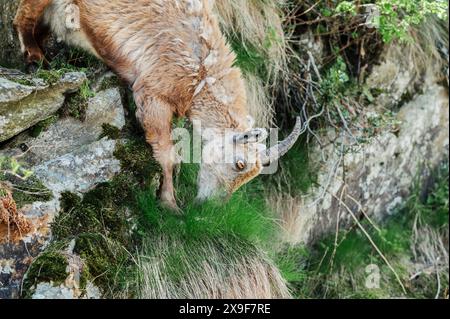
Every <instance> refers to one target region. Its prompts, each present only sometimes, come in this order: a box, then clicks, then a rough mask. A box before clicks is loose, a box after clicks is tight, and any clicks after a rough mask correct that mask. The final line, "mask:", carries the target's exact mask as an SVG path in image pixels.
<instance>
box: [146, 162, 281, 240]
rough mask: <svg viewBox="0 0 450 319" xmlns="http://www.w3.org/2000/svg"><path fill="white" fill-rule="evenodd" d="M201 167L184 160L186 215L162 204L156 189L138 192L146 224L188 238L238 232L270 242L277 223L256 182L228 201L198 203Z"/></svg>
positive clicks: (181, 191)
mask: <svg viewBox="0 0 450 319" xmlns="http://www.w3.org/2000/svg"><path fill="white" fill-rule="evenodd" d="M197 170H198V167H197V166H196V165H194V164H185V165H183V166H182V168H181V172H180V176H179V178H178V180H177V186H176V189H177V192H178V194H177V195H178V198H179V199H180V201H181V202H183V203H185V206H184V207H183V212H184V213H183V216H177V215H174V214H173V213H172V212H170V211H167V210H165V209H164V208H163V207H161V206H160V205H159V201H158V200H157V198H156V197H155V195H154V193H155V192H154V191H146V192H143V193H142V194H141V195H140V196H139V206H140V209H141V211H142V214H143V216H144V220H145V223H146V224H147V225H146V227H147V228H148V229H149V230H150V231H151V232H153V233H156V234H159V233H160V234H166V235H169V236H170V235H171V236H177V237H182V238H183V239H185V240H200V239H204V240H207V239H209V238H217V237H220V236H223V237H228V236H237V237H238V238H241V239H242V240H246V241H248V242H252V243H257V244H267V243H268V242H269V241H270V240H271V239H273V236H274V234H275V229H276V228H275V224H274V220H273V217H272V216H271V213H270V212H269V211H268V209H267V207H266V205H265V201H264V198H262V197H261V196H260V195H259V194H258V193H257V192H256V191H255V187H257V185H252V184H250V185H247V186H245V187H244V188H243V189H241V190H239V191H238V192H236V193H235V194H234V195H233V196H232V197H231V198H230V200H229V201H228V202H226V203H223V202H216V201H209V202H207V203H204V204H201V205H200V204H196V203H195V201H194V193H193V190H195V189H196V185H195V178H196V175H197Z"/></svg>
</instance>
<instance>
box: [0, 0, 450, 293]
mask: <svg viewBox="0 0 450 319" xmlns="http://www.w3.org/2000/svg"><path fill="white" fill-rule="evenodd" d="M18 2H19V1H17V0H13V1H11V0H0V177H1V179H0V183H1V184H0V188H3V189H5V190H6V191H4V192H0V197H1V196H3V197H4V198H8V197H7V194H8V192H16V194H21V195H20V197H19V198H18V200H17V209H16V210H17V211H18V212H19V213H20V215H21V216H23V217H24V218H25V219H26V220H27V221H29V223H30V225H31V226H30V228H29V229H27V232H26V233H22V232H21V231H20V229H18V228H17V227H16V226H17V225H14V223H13V222H9V220H7V222H5V221H4V220H2V219H1V218H0V298H18V297H20V296H21V287H22V283H23V279H24V277H25V275H26V273H27V271H29V270H30V265H31V264H32V263H33V262H36V257H37V256H39V255H41V256H42V255H45V257H46V258H48V260H50V261H52V262H53V261H55V263H56V264H58V263H59V265H62V267H61V269H52V271H54V272H55V273H57V274H58V278H59V280H58V282H53V281H50V280H46V278H45V276H42V277H39V278H38V280H37V282H34V283H33V284H34V288H33V294H32V295H31V296H28V297H34V298H95V297H99V296H100V291H99V290H98V288H97V287H95V285H93V284H92V283H91V282H89V280H87V282H85V281H86V279H83V275H82V274H83V273H84V271H85V270H84V269H85V268H86V265H85V263H84V261H83V260H82V258H81V257H80V256H79V255H78V254H77V253H76V252H75V250H76V249H75V247H74V245H75V243H74V242H73V241H71V240H70V239H71V238H67V240H68V242H65V245H64V247H58V249H56V250H57V252H58V254H54V251H55V247H53V246H52V244H53V241H52V239H53V238H52V236H53V235H52V223H53V222H54V221H55V219H57V217H58V216H59V215H60V213H61V194H63V193H65V192H71V193H74V194H76V195H79V196H80V197H83V196H84V194H85V193H86V192H88V191H91V190H92V189H94V188H95V187H96V186H98V185H99V184H101V183H103V182H107V181H111V180H112V179H113V178H114V176H117V174H120V172H121V170H122V169H123V167H121V162H120V161H119V159H117V158H116V156H115V150H116V149H117V147H118V146H120V145H122V144H124V143H126V141H124V140H122V139H120V138H116V139H112V138H110V137H108V136H109V135H108V134H105V125H107V127H113V128H115V129H117V130H120V129H122V128H123V127H124V126H125V125H126V116H125V114H126V112H125V111H124V106H123V104H122V99H123V96H121V94H120V92H119V90H120V88H119V86H118V84H117V83H116V84H113V85H108V86H107V87H104V86H102V85H91V87H92V88H94V89H92V92H90V94H89V96H88V97H86V96H84V97H83V99H85V101H83V102H82V103H84V104H85V105H84V106H83V112H82V113H83V116H82V118H77V117H73V116H66V115H64V114H63V115H61V114H60V113H61V109H64V108H65V107H67V104H68V103H71V101H70V100H71V96H72V95H73V94H78V93H77V92H79V90H80V88H81V90H83V85H85V81H86V79H87V77H86V74H84V73H83V72H62V73H56V75H55V74H52V76H51V77H50V78H49V77H48V76H47V77H44V78H43V77H41V76H39V74H35V75H28V74H24V73H22V72H21V71H18V70H16V69H17V68H22V67H23V64H22V57H21V55H20V52H19V50H18V41H17V39H16V38H15V33H14V31H13V30H12V27H11V22H12V18H13V16H14V13H15V10H16V7H17V4H18ZM397 49H398V48H395V47H391V48H387V49H386V52H385V53H384V54H383V56H382V59H381V61H380V63H379V64H378V65H377V66H375V67H374V68H373V70H372V71H371V74H370V75H369V76H368V79H367V85H368V86H369V87H372V88H374V87H376V88H383V94H380V96H378V97H377V98H376V99H375V100H374V101H373V105H372V109H371V110H370V111H371V115H370V116H371V117H372V118H373V121H374V122H376V121H378V119H380V118H381V117H382V115H383V113H384V112H385V110H386V109H389V110H395V112H394V113H395V116H394V121H395V123H396V124H395V127H393V129H392V130H387V131H385V132H382V133H381V134H379V135H377V136H376V137H375V138H373V139H372V140H371V141H370V142H368V143H364V144H361V145H356V146H355V147H354V150H353V151H352V152H344V153H343V152H342V149H341V146H342V145H343V144H344V143H343V142H345V141H344V139H348V136H347V137H345V138H344V137H341V136H336V134H335V133H334V131H329V132H327V133H324V134H322V136H321V139H322V141H324V143H322V145H328V146H325V147H320V146H319V145H315V146H314V147H313V151H312V154H313V155H311V156H310V157H311V158H312V159H314V161H315V162H316V164H317V166H318V167H320V169H319V170H318V187H316V188H313V189H311V190H310V191H309V192H308V194H307V195H302V196H298V197H296V198H294V199H292V203H291V205H288V206H289V209H290V210H292V212H293V213H292V214H290V218H291V219H292V220H290V221H287V222H286V224H287V225H289V227H287V228H288V229H286V234H285V239H286V241H288V242H292V243H299V242H301V243H312V242H314V240H316V239H317V238H320V237H321V236H322V235H324V234H327V233H329V232H333V231H334V230H335V229H336V227H337V226H339V227H347V226H349V225H350V224H352V223H353V222H354V221H355V219H359V218H360V217H361V216H363V215H366V216H369V217H371V218H374V219H377V220H380V219H383V218H385V217H386V216H387V215H389V214H391V213H392V212H394V211H395V209H396V208H397V207H398V206H399V205H401V204H402V202H403V201H404V200H405V198H406V197H407V196H408V194H409V191H410V189H411V186H412V184H413V183H414V180H415V178H416V177H417V173H418V172H423V175H422V177H423V178H424V179H425V178H426V177H427V172H428V171H429V170H421V169H420V168H422V167H427V168H432V167H434V166H436V165H437V164H438V163H439V162H440V161H442V160H443V159H444V158H448V152H449V142H448V140H449V136H448V134H449V133H448V131H449V116H448V112H449V109H448V104H449V97H448V82H445V81H442V78H441V77H440V76H438V75H440V74H442V72H441V71H442V70H440V69H439V68H440V66H435V65H430V66H428V67H427V68H426V69H427V72H425V73H423V74H422V76H420V77H418V76H417V74H416V73H417V72H416V66H417V65H416V64H414V63H408V62H405V63H398V61H403V56H402V52H401V51H400V52H398V51H396V50H397ZM317 50H318V51H321V50H322V46H319V49H317ZM318 54H320V52H319V53H318ZM317 61H320V57H319V58H317ZM47 75H48V74H47ZM100 78H101V76H100ZM446 83H447V84H446ZM95 88H96V89H95ZM84 89H86V87H84ZM74 92H75V93H74ZM72 97H73V96H72ZM75 100H76V99H75ZM397 106H399V109H397ZM55 114H56V115H55ZM128 117H130V118H131V117H133V115H132V114H128ZM355 134H356V133H355ZM424 154H425V155H426V156H425V158H424ZM148 158H149V156H148V157H145V156H144V157H142V158H140V159H139V160H142V161H146V160H149V159H148ZM137 165H139V163H138V164H137ZM155 172H156V169H155ZM154 174H156V173H154ZM0 190H1V189H0ZM6 203H7V201H5V202H1V201H0V205H4V206H3V207H2V209H3V210H0V212H10V211H12V210H14V208H13V207H11V206H8V207H7V206H6ZM1 216H2V215H1V214H0V217H1ZM69 216H70V212H69ZM126 222H128V221H126ZM106 228H107V227H106ZM49 247H50V248H51V249H49ZM52 262H51V263H50V264H52ZM35 265H36V266H35V267H38V266H40V264H39V263H38V264H35ZM46 267H50V266H49V264H46ZM237 268H239V267H237ZM275 272H276V271H275V270H274V273H275ZM282 285H283V284H280V286H282ZM81 286H83V289H80V287H81ZM283 296H287V292H286V294H283Z"/></svg>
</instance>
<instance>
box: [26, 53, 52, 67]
mask: <svg viewBox="0 0 450 319" xmlns="http://www.w3.org/2000/svg"><path fill="white" fill-rule="evenodd" d="M24 57H25V62H26V64H27V71H29V72H36V71H37V70H38V69H39V68H41V67H43V68H45V69H48V68H49V67H50V63H49V62H48V61H47V59H46V58H45V56H44V54H43V53H42V51H41V50H40V49H39V50H35V49H28V50H27V51H26V52H25V53H24Z"/></svg>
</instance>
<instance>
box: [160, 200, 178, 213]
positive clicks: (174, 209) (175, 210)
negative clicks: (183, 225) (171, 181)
mask: <svg viewBox="0 0 450 319" xmlns="http://www.w3.org/2000/svg"><path fill="white" fill-rule="evenodd" d="M161 206H162V207H164V208H166V209H168V210H170V211H171V212H172V213H174V214H175V215H179V216H182V215H183V211H182V210H181V208H180V207H178V205H177V203H175V202H172V201H170V202H169V201H162V202H161Z"/></svg>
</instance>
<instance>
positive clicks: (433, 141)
mask: <svg viewBox="0 0 450 319" xmlns="http://www.w3.org/2000/svg"><path fill="white" fill-rule="evenodd" d="M393 60H394V61H397V60H400V59H398V58H394V59H393ZM390 66H392V68H391V67H390ZM388 71H390V72H392V73H391V74H384V79H389V81H386V82H385V83H383V84H381V83H378V82H377V83H375V84H374V85H375V86H378V85H382V87H384V88H385V93H383V94H382V95H380V97H379V98H378V99H377V102H376V103H377V105H374V108H373V111H371V113H370V114H368V116H371V117H381V115H380V114H381V110H383V109H384V110H386V109H389V108H388V105H389V106H392V105H396V103H398V102H399V101H400V99H401V97H402V96H403V95H404V94H405V93H406V92H409V91H410V90H412V87H411V85H414V83H415V82H416V81H418V78H417V75H416V74H413V73H412V72H409V64H406V65H404V67H403V68H402V67H399V66H398V65H396V66H395V67H394V66H393V64H392V63H391V62H390V60H388V61H384V62H382V63H381V64H380V65H379V66H377V67H376V68H375V69H374V71H373V72H375V74H376V75H375V76H373V77H372V76H371V77H369V80H371V79H378V78H379V77H380V74H381V73H383V72H388ZM438 73H439V72H438V71H435V72H433V70H432V69H427V73H426V74H427V76H426V77H425V78H422V79H421V81H422V90H421V91H422V93H419V94H416V95H415V96H412V97H411V98H410V100H409V102H406V103H404V104H403V105H402V106H401V108H400V110H399V111H398V113H397V115H396V118H395V120H396V122H397V121H398V123H399V125H398V128H397V129H395V130H393V131H388V130H386V129H384V130H383V132H382V133H381V134H380V135H378V136H376V137H375V138H373V139H372V140H371V141H370V142H369V143H367V144H361V145H359V146H358V147H357V148H356V150H354V151H351V152H347V153H346V154H345V155H344V156H341V152H340V150H339V148H340V147H339V146H335V145H339V143H337V144H336V143H334V144H333V143H332V142H331V141H333V140H334V139H335V137H336V134H327V133H325V134H322V136H321V137H320V138H321V140H322V142H323V145H328V146H326V147H324V148H322V149H321V148H320V147H319V146H317V147H315V148H314V150H313V152H312V155H311V156H310V157H311V158H314V159H317V161H318V162H319V164H318V166H319V167H322V169H320V170H319V173H318V184H319V185H320V187H315V188H313V189H311V190H310V191H309V193H308V195H305V196H301V198H293V199H288V200H289V201H290V205H291V207H288V206H289V205H287V204H286V207H288V208H289V210H292V211H293V213H292V214H291V215H290V217H289V221H287V222H286V234H285V238H286V239H287V241H289V242H292V243H313V242H314V241H316V240H317V239H320V238H321V237H322V236H323V235H326V234H329V233H333V232H334V231H335V230H336V225H337V222H338V218H339V225H340V227H341V229H344V228H345V227H348V226H350V225H353V224H354V217H353V216H355V217H356V218H359V217H360V216H362V215H363V214H365V215H367V216H369V217H371V218H372V219H373V220H375V221H378V222H379V221H381V220H383V219H384V218H386V217H387V216H389V215H391V214H393V213H395V212H396V211H398V208H399V207H400V206H401V205H402V204H403V203H404V202H405V200H406V199H407V198H408V196H409V194H410V192H411V188H412V187H413V185H414V182H415V181H416V180H417V177H418V173H420V172H422V175H421V176H420V177H422V178H423V179H426V178H427V176H428V175H429V173H430V171H429V170H428V169H427V168H434V167H436V166H438V165H439V164H440V163H441V162H442V161H443V160H445V159H446V158H448V156H449V95H448V89H447V88H445V87H443V86H441V85H440V84H437V82H438V78H437V77H436V76H435V75H436V74H438ZM416 90H417V88H416ZM377 110H380V111H377ZM333 132H334V131H333ZM333 132H330V133H333ZM337 141H338V142H348V141H347V140H343V139H341V140H339V139H338V140H337ZM346 144H347V145H348V143H346ZM424 156H425V157H424ZM352 215H353V216H352Z"/></svg>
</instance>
